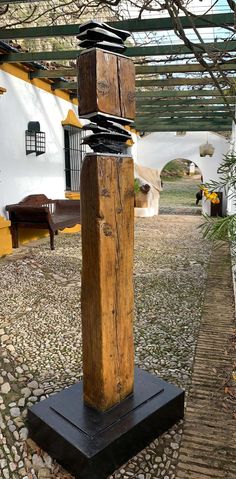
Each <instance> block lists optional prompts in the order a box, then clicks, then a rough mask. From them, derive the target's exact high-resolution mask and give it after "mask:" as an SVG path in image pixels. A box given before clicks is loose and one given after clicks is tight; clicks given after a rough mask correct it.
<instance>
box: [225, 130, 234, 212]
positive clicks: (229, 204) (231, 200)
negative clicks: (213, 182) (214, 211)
mask: <svg viewBox="0 0 236 479" xmlns="http://www.w3.org/2000/svg"><path fill="white" fill-rule="evenodd" d="M230 152H231V153H232V154H235V155H236V124H235V123H234V122H233V125H232V140H231V145H230ZM235 197H236V191H233V192H232V191H230V192H229V194H228V202H227V213H228V214H229V215H233V214H236V201H235Z"/></svg>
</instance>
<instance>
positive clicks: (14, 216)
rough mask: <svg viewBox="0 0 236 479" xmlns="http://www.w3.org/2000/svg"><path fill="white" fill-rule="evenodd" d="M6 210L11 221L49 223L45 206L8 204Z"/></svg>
mask: <svg viewBox="0 0 236 479" xmlns="http://www.w3.org/2000/svg"><path fill="white" fill-rule="evenodd" d="M6 210H7V211H8V212H9V218H10V220H11V221H12V222H13V223H24V222H25V223H35V224H37V223H47V224H50V223H51V221H50V212H49V208H48V207H47V206H21V205H8V206H6Z"/></svg>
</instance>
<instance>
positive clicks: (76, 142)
mask: <svg viewBox="0 0 236 479" xmlns="http://www.w3.org/2000/svg"><path fill="white" fill-rule="evenodd" d="M83 138H84V132H83V130H81V129H80V128H76V127H74V126H69V125H68V126H64V144H65V176H66V190H67V191H80V171H81V166H82V161H83V157H84V155H85V147H84V145H82V139H83Z"/></svg>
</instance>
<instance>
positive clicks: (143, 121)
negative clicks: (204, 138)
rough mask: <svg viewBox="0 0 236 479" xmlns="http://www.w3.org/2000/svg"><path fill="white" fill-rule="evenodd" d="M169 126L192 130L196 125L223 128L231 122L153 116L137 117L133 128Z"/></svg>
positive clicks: (230, 126)
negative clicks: (157, 117)
mask: <svg viewBox="0 0 236 479" xmlns="http://www.w3.org/2000/svg"><path fill="white" fill-rule="evenodd" d="M153 125H155V126H171V127H175V128H177V127H179V128H180V129H181V130H186V131H192V127H195V126H198V127H200V126H201V127H208V126H209V125H212V126H213V127H214V128H215V129H216V130H217V128H218V127H225V128H227V129H228V128H230V129H231V128H232V122H231V121H230V120H221V119H217V120H215V119H214V120H204V119H201V120H199V119H197V120H194V119H187V120H185V119H184V118H181V119H178V118H174V119H172V118H171V119H170V118H165V119H163V118H161V119H155V118H137V119H136V120H135V128H137V129H140V128H143V127H144V126H149V127H150V126H153Z"/></svg>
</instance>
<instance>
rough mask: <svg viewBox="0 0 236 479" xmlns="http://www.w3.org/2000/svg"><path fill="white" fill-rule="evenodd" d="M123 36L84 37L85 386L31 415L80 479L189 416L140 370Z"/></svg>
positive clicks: (94, 476)
mask: <svg viewBox="0 0 236 479" xmlns="http://www.w3.org/2000/svg"><path fill="white" fill-rule="evenodd" d="M127 36H128V34H127V32H123V31H119V30H118V31H117V30H115V29H112V28H111V27H109V26H108V25H105V24H98V23H97V22H89V23H88V24H85V25H83V26H82V27H81V29H80V34H79V39H80V40H81V41H82V43H81V46H82V47H85V48H88V50H87V51H85V52H83V53H82V54H81V55H80V57H79V60H78V78H79V80H78V81H79V92H80V99H79V101H80V106H79V113H80V116H81V117H83V118H88V119H90V120H91V123H89V124H88V125H87V126H86V127H85V129H86V130H91V131H92V134H90V135H89V136H87V137H86V138H85V140H84V143H86V144H88V145H89V146H90V148H91V149H92V150H93V152H92V153H88V154H87V155H86V157H85V159H84V162H83V166H82V172H81V209H82V255H83V266H82V295H81V303H82V333H83V371H84V375H83V383H82V382H81V383H79V384H76V385H73V386H71V387H70V388H68V389H66V390H65V391H62V392H61V393H59V394H57V395H55V396H53V397H51V398H49V399H47V400H45V401H42V402H41V403H39V404H37V405H35V406H33V407H32V408H30V410H29V414H28V419H29V432H30V436H31V437H32V438H33V439H34V440H35V441H36V442H37V443H38V444H39V445H40V446H41V447H42V448H43V449H45V450H47V451H48V452H49V454H51V455H52V456H53V457H54V458H55V459H57V460H58V462H60V463H61V464H62V465H63V466H64V467H66V468H67V469H68V470H69V471H70V472H72V474H74V475H75V477H76V478H78V479H105V478H106V477H107V476H108V475H109V474H111V473H112V472H113V471H114V470H115V469H116V468H118V467H119V466H120V465H121V464H123V463H124V462H125V461H126V460H128V459H129V458H130V457H132V456H133V455H134V454H136V453H137V452H138V451H139V450H141V449H142V448H144V447H145V446H146V445H147V444H148V443H149V442H150V441H151V440H153V439H154V438H155V437H156V436H158V435H159V434H160V433H161V432H163V431H164V430H166V429H167V428H168V427H170V426H172V425H173V424H174V423H175V422H176V421H177V420H179V419H180V418H182V417H183V405H184V393H183V391H182V390H180V389H179V388H176V387H175V386H173V385H170V384H168V383H166V382H165V381H162V380H161V379H159V378H157V377H155V376H153V375H151V374H149V373H147V372H144V371H142V370H140V369H136V370H135V371H134V346H133V303H134V298H133V224H134V218H133V217H134V172H133V160H132V158H131V157H130V156H128V155H127V141H129V139H130V134H129V132H127V130H126V129H125V128H124V125H125V124H128V123H130V122H131V121H132V120H133V119H134V116H135V105H134V89H135V74H134V66H133V63H132V61H131V60H130V59H128V58H126V57H125V56H123V55H121V54H120V52H121V53H122V52H123V50H124V46H123V40H124V39H126V38H127Z"/></svg>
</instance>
